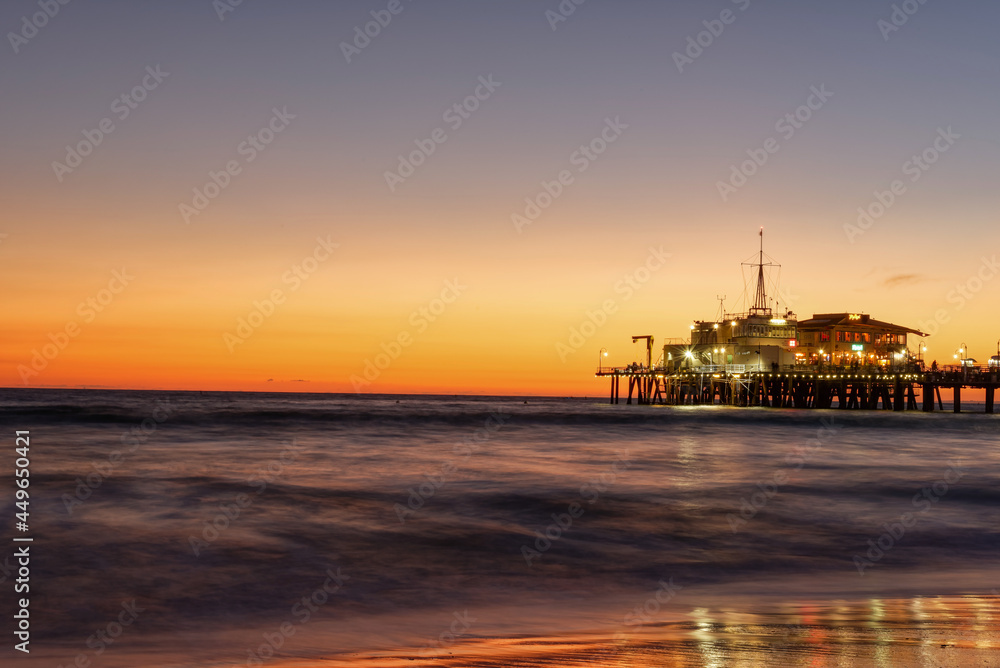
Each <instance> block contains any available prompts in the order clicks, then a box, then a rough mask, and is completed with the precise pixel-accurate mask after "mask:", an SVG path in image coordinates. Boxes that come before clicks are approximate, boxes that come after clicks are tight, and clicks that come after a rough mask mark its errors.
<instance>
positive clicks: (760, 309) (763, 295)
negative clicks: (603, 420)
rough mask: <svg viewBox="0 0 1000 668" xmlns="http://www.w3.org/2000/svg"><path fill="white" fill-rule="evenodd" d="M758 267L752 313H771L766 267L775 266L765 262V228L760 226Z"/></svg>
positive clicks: (753, 265) (752, 265) (756, 265)
mask: <svg viewBox="0 0 1000 668" xmlns="http://www.w3.org/2000/svg"><path fill="white" fill-rule="evenodd" d="M750 266H751V267H757V290H756V291H755V295H754V300H753V306H752V307H750V315H767V316H769V315H771V309H770V307H769V306H768V305H767V290H766V287H765V279H764V267H773V266H774V264H773V263H771V262H764V228H763V227H761V228H760V254H759V255H758V260H757V263H756V264H751V265H750Z"/></svg>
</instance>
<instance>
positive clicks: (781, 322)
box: [771, 318, 788, 325]
mask: <svg viewBox="0 0 1000 668" xmlns="http://www.w3.org/2000/svg"><path fill="white" fill-rule="evenodd" d="M786 322H788V321H787V320H785V319H784V318H771V324H772V325H784V324H785V323H786Z"/></svg>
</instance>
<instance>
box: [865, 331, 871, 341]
mask: <svg viewBox="0 0 1000 668" xmlns="http://www.w3.org/2000/svg"><path fill="white" fill-rule="evenodd" d="M871 342H872V335H871V332H865V343H871Z"/></svg>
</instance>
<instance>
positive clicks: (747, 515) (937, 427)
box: [0, 390, 1000, 668]
mask: <svg viewBox="0 0 1000 668" xmlns="http://www.w3.org/2000/svg"><path fill="white" fill-rule="evenodd" d="M0 411H2V413H0V415H2V418H3V421H4V423H5V424H9V425H10V426H11V428H17V429H28V430H30V431H31V438H32V450H33V460H32V490H33V491H34V494H36V495H37V496H35V497H33V504H34V506H33V507H34V512H35V513H36V527H35V530H34V531H35V535H36V539H35V542H34V543H33V544H32V548H31V549H32V550H33V552H32V578H33V582H32V606H35V607H33V608H32V615H33V621H34V623H35V629H36V630H35V634H36V635H34V636H33V641H32V648H33V651H32V653H31V655H30V656H28V657H17V658H15V660H14V664H13V665H18V666H20V665H24V666H34V665H46V666H53V665H55V666H69V665H73V663H74V662H76V661H79V662H81V663H82V662H84V661H89V662H92V665H95V666H96V665H101V666H134V665H143V666H163V667H166V666H241V665H250V666H253V665H268V666H354V665H357V666H372V667H376V668H382V667H388V666H404V665H406V666H421V665H426V666H444V665H448V666H584V665H596V666H605V665H606V666H646V665H657V666H659V665H663V666H731V665H732V666H758V665H760V666H763V665H768V666H775V665H788V666H848V665H852V666H853V665H861V666H863V665H872V666H897V665H898V666H910V665H916V666H966V665H968V666H988V665H996V663H995V659H993V657H995V656H996V655H997V654H998V650H1000V648H998V636H997V623H998V597H997V588H998V587H1000V564H998V562H997V560H996V554H997V548H998V547H1000V537H998V535H997V531H996V525H997V522H996V517H997V507H998V501H1000V492H998V489H1000V486H998V482H1000V453H998V452H997V451H996V449H995V447H993V446H994V445H995V443H996V438H997V434H998V433H1000V422H998V421H997V419H996V417H995V416H988V415H982V414H978V415H973V414H963V415H952V414H940V413H939V414H930V415H928V414H917V413H906V414H895V413H891V412H880V411H863V412H858V411H850V412H847V411H845V412H841V413H838V412H837V411H836V410H832V411H821V410H816V411H794V410H783V409H766V408H762V409H757V408H754V409H740V408H727V407H711V406H706V407H686V408H685V407H654V406H623V405H619V406H608V405H606V404H604V403H602V402H600V401H598V400H593V399H587V400H585V399H538V398H530V397H527V398H525V397H519V398H511V397H422V396H404V395H400V396H395V395H385V396H358V395H320V394H316V395H309V394H294V395H291V394H261V393H257V394H255V393H223V392H218V393H208V392H206V393H198V392H126V391H70V390H31V391H2V392H0ZM36 586H37V589H36ZM7 603H8V602H7V601H5V605H7ZM2 612H3V614H4V615H7V614H8V613H11V614H12V612H13V609H12V608H11V609H10V610H8V609H4V610H3V611H2ZM126 621H127V622H128V623H125V622H126ZM99 650H100V651H99Z"/></svg>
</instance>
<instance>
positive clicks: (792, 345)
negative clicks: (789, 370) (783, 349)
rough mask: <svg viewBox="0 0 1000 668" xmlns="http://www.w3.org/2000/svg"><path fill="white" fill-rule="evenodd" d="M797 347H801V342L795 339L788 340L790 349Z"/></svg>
mask: <svg viewBox="0 0 1000 668" xmlns="http://www.w3.org/2000/svg"><path fill="white" fill-rule="evenodd" d="M797 345H799V342H798V341H796V340H795V339H789V340H788V347H789V348H794V347H795V346H797Z"/></svg>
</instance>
